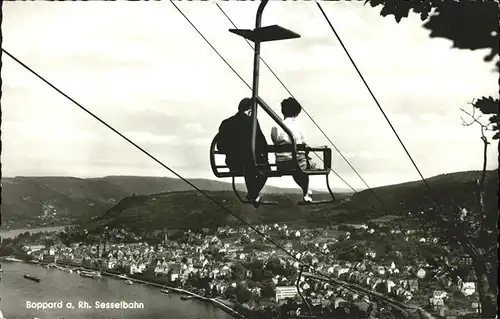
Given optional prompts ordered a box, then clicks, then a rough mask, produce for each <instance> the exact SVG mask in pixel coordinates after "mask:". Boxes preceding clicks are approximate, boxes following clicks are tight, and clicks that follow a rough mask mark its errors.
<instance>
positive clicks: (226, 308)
mask: <svg viewBox="0 0 500 319" xmlns="http://www.w3.org/2000/svg"><path fill="white" fill-rule="evenodd" d="M31 263H33V262H31ZM35 264H39V265H53V266H56V265H58V266H59V265H62V266H66V267H71V268H74V269H86V270H94V271H99V272H100V273H101V274H102V275H103V276H108V277H113V278H115V279H119V280H130V281H132V282H137V283H141V284H145V285H149V286H154V287H158V288H162V289H163V288H164V289H168V290H170V291H174V292H177V293H179V294H182V295H188V296H190V297H191V298H192V299H198V300H203V301H206V302H211V303H212V304H214V305H215V306H217V307H219V308H220V309H222V310H224V311H225V312H227V313H228V314H230V315H232V316H233V317H235V318H245V316H243V315H242V314H240V313H239V312H237V311H236V310H234V309H233V308H231V307H230V306H228V305H226V304H225V303H223V302H222V301H220V300H219V299H217V298H207V297H204V296H201V295H198V294H196V293H194V292H191V291H189V290H185V289H182V288H175V287H170V286H167V285H164V284H159V283H155V282H152V281H147V280H142V279H137V278H132V277H128V276H127V277H126V278H124V277H123V275H119V274H115V273H111V272H108V271H106V270H105V269H100V268H96V267H88V266H84V265H76V264H69V263H63V262H57V263H55V264H54V263H47V262H43V261H40V262H35ZM0 318H1V317H0Z"/></svg>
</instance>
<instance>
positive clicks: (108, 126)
mask: <svg viewBox="0 0 500 319" xmlns="http://www.w3.org/2000/svg"><path fill="white" fill-rule="evenodd" d="M2 51H3V53H5V54H6V55H8V56H9V57H10V58H11V59H13V60H14V61H16V62H17V63H18V64H20V65H21V66H22V67H24V68H25V69H26V70H28V71H29V72H31V73H32V74H33V75H35V76H36V77H37V78H39V79H40V80H42V81H43V82H45V83H46V84H47V85H48V86H50V87H51V88H52V89H54V90H55V91H57V92H58V93H59V94H61V95H62V96H64V97H65V98H67V99H68V100H70V101H71V102H73V104H75V105H76V106H78V107H79V108H80V109H82V110H83V111H85V112H86V113H87V114H89V115H90V116H91V117H93V118H94V119H96V120H97V121H99V122H100V123H101V124H103V125H104V126H106V127H107V128H108V129H110V130H111V131H113V132H114V133H116V134H117V135H118V136H120V137H121V138H123V139H124V140H125V141H127V142H128V143H129V144H131V145H132V146H134V147H135V148H137V149H138V150H139V151H141V152H142V153H144V154H145V155H146V156H148V157H149V158H151V159H152V160H153V161H155V162H156V163H158V164H160V165H161V166H162V167H163V168H165V169H166V170H168V171H170V172H171V173H172V174H174V175H175V176H177V177H178V178H179V179H181V180H182V181H183V182H185V183H186V184H188V185H189V186H191V187H192V188H193V189H195V190H196V191H198V192H199V193H200V194H202V195H203V196H205V197H206V198H207V199H209V200H210V201H212V202H213V203H214V204H215V205H217V206H218V207H219V208H221V209H222V210H224V211H226V212H227V213H229V214H230V215H231V216H233V217H235V218H236V219H238V220H239V221H241V222H242V223H243V224H245V225H246V226H248V227H250V228H251V229H252V230H253V231H255V232H256V233H257V234H259V235H260V236H262V237H263V238H264V239H265V240H267V241H269V242H270V243H272V244H273V245H274V246H276V247H277V248H279V249H280V250H282V251H283V252H284V253H286V254H287V255H289V256H291V257H293V258H295V259H297V258H296V257H295V256H294V255H293V254H292V253H290V252H289V251H288V250H286V249H285V248H284V247H282V246H281V245H279V244H278V243H276V242H275V241H273V240H272V239H271V238H269V237H268V236H266V235H265V234H264V233H262V232H261V231H259V230H258V229H257V228H255V227H254V226H252V225H251V224H250V223H248V222H247V221H246V220H244V219H243V218H241V217H240V216H238V215H237V214H235V213H233V212H232V211H231V210H230V209H229V208H227V207H225V206H224V205H222V204H221V203H219V202H218V201H217V200H215V199H214V198H213V197H212V196H210V195H208V194H207V193H206V192H205V191H203V190H202V189H200V188H199V187H198V186H196V185H195V184H193V183H191V182H190V181H189V180H188V179H186V178H184V177H183V176H181V175H180V174H179V173H177V172H176V171H175V170H174V169H172V168H170V167H169V166H167V165H166V164H164V163H163V162H162V161H160V160H159V159H157V158H156V157H155V156H153V155H152V154H151V153H149V152H148V151H146V150H145V149H143V148H142V147H141V146H139V145H138V144H136V143H135V142H133V141H132V140H131V139H129V138H128V137H126V136H125V135H123V134H122V133H120V132H119V131H118V130H117V129H115V128H114V127H113V126H111V125H110V124H108V123H107V122H106V121H104V120H103V119H101V118H100V117H98V116H97V115H95V114H94V113H93V112H92V111H90V110H89V109H87V108H85V107H84V106H83V105H81V104H80V103H78V102H77V101H75V100H74V99H73V98H71V97H70V96H68V95H67V94H66V93H64V92H63V91H61V90H60V89H59V88H57V87H56V86H55V85H53V84H52V83H51V82H49V81H48V80H46V79H45V78H44V77H42V76H41V75H40V74H38V73H37V72H36V71H34V70H33V69H32V68H30V67H29V66H28V65H26V64H25V63H23V62H22V61H21V60H19V59H18V58H16V57H15V56H14V55H12V54H11V53H9V52H8V51H7V50H5V49H3V48H2ZM298 261H299V262H300V260H298Z"/></svg>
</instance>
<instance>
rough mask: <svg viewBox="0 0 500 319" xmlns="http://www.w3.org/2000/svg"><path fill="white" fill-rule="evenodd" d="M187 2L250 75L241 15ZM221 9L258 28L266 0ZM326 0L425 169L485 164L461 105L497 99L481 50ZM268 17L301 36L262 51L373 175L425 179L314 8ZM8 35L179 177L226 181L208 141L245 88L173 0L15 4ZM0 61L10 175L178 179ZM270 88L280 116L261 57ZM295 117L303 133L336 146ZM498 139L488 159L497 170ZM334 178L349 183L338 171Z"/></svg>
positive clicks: (373, 183)
mask: <svg viewBox="0 0 500 319" xmlns="http://www.w3.org/2000/svg"><path fill="white" fill-rule="evenodd" d="M176 4H177V5H178V7H179V8H180V9H181V10H183V12H184V13H185V14H186V15H187V16H188V17H189V18H190V20H191V21H192V22H193V23H194V24H195V25H196V26H197V27H198V28H199V29H200V31H201V32H202V33H203V34H204V35H205V36H206V37H207V39H208V40H209V41H210V42H211V43H212V44H213V45H214V46H215V47H216V48H217V50H218V51H219V52H220V53H221V54H222V55H223V56H224V57H225V58H226V59H227V60H228V62H229V63H230V64H231V65H232V66H233V67H234V68H235V69H236V70H237V71H238V72H239V73H240V74H241V76H242V77H243V78H244V79H245V80H246V81H247V82H248V83H251V71H252V59H253V55H252V50H251V49H250V48H249V47H248V45H247V43H245V41H244V40H242V39H241V38H240V37H238V36H236V35H234V34H231V33H230V32H228V29H229V28H231V27H232V26H231V24H230V23H229V22H228V21H227V20H226V18H225V17H224V16H223V15H222V13H221V12H220V11H219V9H218V8H217V7H216V6H215V4H214V3H212V2H178V3H176ZM219 5H220V6H221V7H222V8H223V9H224V10H225V11H226V13H227V14H228V15H229V16H230V17H231V19H232V20H233V21H234V22H235V23H236V24H237V26H238V27H241V28H247V27H253V25H254V21H253V20H254V18H255V12H256V9H257V6H258V4H257V3H256V2H221V3H219ZM322 6H323V8H324V10H325V11H326V13H327V15H328V16H329V18H330V19H331V21H332V23H333V24H334V25H335V28H336V29H337V31H338V33H339V34H340V36H341V38H342V39H343V41H344V43H345V45H346V47H347V48H348V50H349V52H350V54H351V56H352V57H353V59H354V60H355V62H356V63H357V65H358V67H359V69H360V70H361V72H362V73H363V75H364V77H365V79H366V80H367V82H368V83H369V85H370V87H371V89H372V90H373V92H374V94H375V96H376V97H377V99H378V100H379V102H380V103H381V105H382V106H383V108H384V110H385V111H386V113H387V115H388V117H389V118H390V120H391V122H392V123H393V125H394V127H395V128H396V130H397V131H398V133H399V135H400V137H401V139H402V140H403V141H404V143H405V145H406V147H407V149H408V151H409V152H410V154H411V155H412V157H413V158H414V160H415V162H416V163H417V165H418V167H419V169H420V170H421V172H422V174H423V175H424V176H425V177H426V178H427V177H430V176H435V175H439V174H443V172H445V171H446V172H447V171H452V172H457V171H469V170H478V169H481V166H482V142H481V140H480V131H479V128H478V127H467V128H466V127H463V126H462V123H461V119H460V116H461V115H462V114H461V112H460V108H461V107H462V108H466V109H468V110H469V109H470V106H469V105H468V104H467V103H468V102H470V101H471V100H472V99H474V98H479V97H481V96H483V95H484V96H490V95H492V96H494V97H497V96H498V74H497V73H495V72H492V68H493V65H492V64H490V63H486V62H484V61H483V56H484V50H477V51H469V50H458V49H452V48H451V41H448V40H445V39H440V38H436V39H431V38H430V37H429V33H430V32H429V31H428V30H425V29H424V28H423V27H422V24H423V22H422V21H420V19H419V17H418V15H415V14H413V13H411V14H410V16H409V18H407V19H403V21H402V22H401V23H399V24H398V23H396V22H395V21H394V19H393V17H385V18H384V17H381V16H380V8H372V7H370V6H369V5H363V3H358V2H323V3H322ZM298 7H300V10H297V8H298ZM131 16H133V17H134V19H130V17H131ZM89 17H92V23H91V24H89V23H88V21H89ZM263 24H264V25H271V24H279V25H281V26H283V27H285V28H290V29H291V30H293V31H295V32H297V33H299V34H300V35H301V38H300V39H295V40H287V41H278V42H276V43H265V44H263V46H262V57H263V58H264V60H265V61H266V62H267V63H268V64H269V65H270V66H271V68H272V69H273V71H275V72H276V74H278V76H279V78H280V79H281V80H282V81H283V82H284V83H285V84H286V86H287V87H288V88H289V89H290V91H291V92H292V93H293V94H294V95H295V96H296V97H297V99H298V100H299V101H300V102H301V103H302V105H303V106H304V108H305V109H306V110H307V112H308V113H309V114H311V115H312V117H313V118H314V120H315V121H316V122H317V123H318V124H319V126H320V127H321V128H322V129H323V130H324V131H325V132H326V134H327V135H328V136H329V138H330V139H331V140H332V141H333V142H334V143H335V145H336V146H337V147H338V148H339V149H340V150H341V151H342V153H343V154H344V156H345V157H346V158H347V159H348V160H349V161H350V163H351V164H352V165H353V166H354V167H355V169H356V170H357V171H358V172H359V174H360V175H361V176H362V177H363V179H364V180H365V181H366V182H367V183H368V185H369V186H370V187H378V186H382V185H393V184H399V183H403V182H407V181H417V180H418V179H419V176H418V173H417V171H416V170H415V168H414V167H413V166H412V164H411V162H410V161H409V159H408V157H407V156H406V154H405V152H404V150H403V149H402V147H401V145H400V144H399V143H398V141H397V139H396V137H395V136H394V134H393V133H392V131H391V130H390V128H389V126H388V125H387V123H386V122H385V120H384V118H383V116H382V114H381V113H380V111H379V110H378V109H377V106H376V105H375V103H374V101H373V99H372V98H371V97H370V94H369V93H368V92H367V90H366V88H365V87H364V85H363V83H362V81H361V80H360V78H359V76H358V75H357V73H356V71H355V70H354V68H353V67H352V65H351V64H350V62H349V59H348V58H347V57H346V55H345V53H344V52H343V50H342V48H341V46H340V45H339V44H338V43H337V41H336V39H335V36H334V35H333V33H332V32H331V30H330V29H329V27H328V25H327V23H326V22H325V20H324V18H323V17H322V15H321V13H320V12H319V10H318V9H317V7H316V5H315V3H314V2H270V3H269V4H268V6H267V8H266V12H265V14H264V21H263ZM367 26H369V27H367ZM69 30H71V33H70V32H69ZM2 32H3V37H4V38H3V44H2V46H3V48H4V49H5V50H7V51H9V52H10V53H11V54H13V55H14V56H16V57H18V58H19V59H20V60H21V61H23V62H24V63H26V64H27V65H28V66H30V67H32V68H33V69H34V70H35V71H36V72H38V73H40V74H41V75H42V76H44V77H46V78H47V79H48V80H49V81H51V82H53V83H54V84H55V85H56V86H58V87H59V88H60V89H61V90H62V91H63V92H65V93H67V94H68V95H69V96H71V97H72V98H74V99H75V100H76V101H78V102H80V103H81V104H82V105H83V106H85V107H87V108H88V109H90V110H91V111H92V112H95V114H96V115H98V116H99V117H101V118H103V119H104V120H105V121H107V122H108V123H109V124H110V125H112V126H113V127H115V128H116V129H118V130H119V131H120V132H122V133H123V134H124V135H125V136H127V137H129V138H130V139H131V140H133V141H134V142H136V143H137V144H139V145H140V146H141V147H143V148H144V149H146V150H147V151H148V152H150V153H151V154H153V155H154V156H155V157H157V158H158V159H159V160H161V161H163V162H164V163H165V164H166V165H168V166H169V167H171V168H172V169H174V170H175V171H176V172H177V173H179V174H180V175H182V176H183V177H186V178H204V179H212V180H216V178H214V177H213V175H212V172H211V170H210V165H209V161H208V148H209V145H210V141H211V140H212V138H213V136H214V135H215V133H216V132H217V129H218V126H219V124H220V122H221V121H222V120H223V119H225V118H227V117H229V116H231V115H233V114H234V113H235V112H236V108H237V104H238V102H239V100H240V99H241V98H242V97H245V96H248V95H249V94H250V92H249V90H248V88H247V87H246V86H245V85H244V84H243V83H242V82H241V81H240V80H239V79H238V78H237V77H236V76H235V75H234V74H233V73H232V72H231V71H230V69H229V68H228V67H227V66H226V65H224V63H223V62H222V60H221V59H220V58H219V57H218V56H217V55H216V54H215V53H214V52H213V51H212V49H211V48H210V47H209V46H208V45H207V44H206V43H205V42H204V41H203V39H202V38H201V37H200V36H199V35H198V34H197V33H196V31H195V30H194V29H193V28H192V27H191V26H190V25H189V24H188V23H187V22H186V21H185V20H184V18H183V17H182V16H181V15H180V14H179V12H177V11H176V9H175V8H174V7H173V6H172V4H170V3H169V2H113V3H108V2H5V3H4V4H3V22H2ZM2 62H3V67H2V79H3V95H2V112H3V114H2V142H3V152H2V170H3V174H6V175H9V176H70V177H75V176H81V177H82V178H87V177H91V176H111V175H120V176H134V175H135V176H151V177H155V176H158V177H162V176H165V177H173V175H172V174H170V173H169V172H168V171H166V170H165V169H164V168H162V167H161V166H160V165H158V164H157V163H154V162H153V161H151V160H150V159H149V158H148V157H146V156H144V155H143V154H141V153H140V152H138V151H137V150H136V149H134V148H133V147H131V146H130V145H129V144H128V143H126V142H125V141H123V140H122V139H121V138H119V137H118V136H116V135H115V134H114V133H112V132H110V131H109V129H107V128H105V127H104V126H103V125H102V124H100V123H98V122H97V121H95V119H92V118H91V117H89V116H88V115H86V114H85V113H84V112H82V111H81V110H80V109H79V108H78V107H76V106H74V105H72V103H71V102H69V101H68V100H66V99H65V98H63V97H62V96H60V94H58V93H57V92H55V91H54V90H53V89H51V88H50V87H48V86H47V85H46V84H45V83H43V82H41V81H40V80H39V79H37V78H36V77H34V76H33V75H32V74H30V73H29V72H27V71H26V70H24V69H23V68H22V67H21V66H19V65H18V64H16V63H15V62H14V61H13V60H12V59H10V58H9V57H8V56H6V55H3V58H2ZM260 92H261V94H260V95H261V96H262V98H263V99H264V100H265V101H266V102H267V103H268V104H269V105H270V106H271V107H272V108H273V109H274V110H275V111H276V112H278V113H279V108H280V106H279V103H280V101H281V100H282V99H283V98H286V97H287V96H288V93H287V92H286V91H285V90H284V89H283V87H282V86H281V85H280V84H279V82H278V81H277V80H276V79H275V78H274V77H273V76H272V74H271V73H270V72H269V71H268V70H267V68H266V67H265V66H264V65H261V86H260ZM300 117H301V118H300V121H301V123H302V124H303V126H304V129H305V131H306V135H307V142H308V144H310V145H328V141H327V140H326V139H325V137H324V136H323V135H322V134H321V133H320V132H319V130H318V129H317V128H316V127H315V126H314V125H313V124H312V123H311V121H310V120H309V119H308V118H307V117H306V116H305V115H304V114H302V115H300ZM259 121H260V123H261V126H262V128H263V132H264V135H265V136H266V138H267V140H268V142H270V129H271V127H272V126H273V125H274V124H273V123H272V122H271V121H270V119H268V118H267V117H265V116H264V112H260V113H259ZM496 143H497V142H493V143H492V145H490V151H489V154H488V168H489V169H493V168H496V167H497V153H496V149H497V147H496V146H497V144H496ZM330 147H331V145H330ZM332 168H333V169H334V170H335V171H336V172H337V173H338V174H339V175H340V176H341V177H342V178H343V179H345V180H346V181H347V182H348V183H349V184H350V185H352V186H353V187H354V188H355V189H364V188H366V187H365V185H364V184H363V183H362V182H361V180H360V179H359V178H358V176H357V175H356V174H355V173H354V172H353V170H352V169H351V168H350V167H349V165H347V164H346V163H345V162H344V160H343V159H342V158H341V157H340V156H339V155H338V154H337V153H336V152H335V150H334V151H333V160H332ZM217 180H220V179H217ZM221 181H224V182H228V181H230V180H226V179H222V180H221ZM330 182H331V186H332V188H336V189H340V188H342V189H343V188H346V189H347V188H348V186H347V185H345V184H344V183H343V182H342V181H341V180H339V178H337V177H336V176H335V175H334V174H332V175H331V177H330ZM268 185H270V186H276V187H282V188H295V187H296V186H295V183H294V182H293V181H292V179H291V178H290V177H284V178H270V179H269V180H268ZM311 187H312V188H314V189H324V187H325V181H324V178H321V177H313V178H312V179H311Z"/></svg>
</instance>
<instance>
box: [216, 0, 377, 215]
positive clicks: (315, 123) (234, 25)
mask: <svg viewBox="0 0 500 319" xmlns="http://www.w3.org/2000/svg"><path fill="white" fill-rule="evenodd" d="M215 5H216V6H217V7H218V8H219V10H220V11H221V12H222V14H223V15H224V16H225V17H226V18H227V20H229V22H230V23H231V24H232V25H233V27H234V28H235V29H239V28H238V26H236V24H235V23H234V22H233V20H232V19H231V18H230V17H229V15H228V14H227V13H226V12H225V11H224V9H222V7H221V6H220V5H219V4H218V3H217V2H215ZM244 40H245V41H246V43H247V44H248V45H249V46H250V48H252V50H254V47H253V45H252V44H251V43H250V41H248V40H247V39H245V38H244ZM260 60H261V61H262V63H264V65H265V66H266V67H267V69H268V70H269V71H270V72H271V73H272V75H273V76H274V77H275V78H276V80H278V82H279V83H280V84H281V86H282V87H283V88H284V89H285V91H287V93H288V94H289V95H290V96H291V97H292V98H294V99H296V98H295V96H294V95H293V94H292V92H290V90H289V89H288V87H287V86H286V85H285V83H283V81H282V80H281V79H280V78H279V77H278V75H277V74H276V73H275V72H274V70H273V69H272V68H271V67H270V66H269V64H267V62H266V61H265V60H264V58H262V57H260ZM296 100H297V99H296ZM302 110H303V111H304V113H305V114H306V115H307V117H309V119H310V120H311V121H312V122H313V124H314V125H315V126H316V127H317V128H318V130H319V131H320V132H321V133H322V134H323V136H324V137H325V138H326V139H327V140H328V142H330V144H331V145H332V146H333V148H334V149H335V150H336V151H337V153H339V155H340V156H341V157H342V159H343V160H344V161H345V162H346V163H347V165H349V167H350V168H351V169H352V170H353V171H354V173H355V174H356V175H357V176H358V177H359V179H360V180H361V181H362V182H363V184H365V186H366V187H367V188H368V190H369V191H370V192H371V193H372V195H373V196H374V197H375V198H376V199H377V200H378V201H379V202H380V203H381V204H382V205H384V206H385V203H384V202H383V201H382V199H380V197H379V196H378V195H377V194H376V193H375V192H374V191H373V189H372V188H371V187H370V186H369V185H368V183H367V182H366V181H365V180H364V179H363V177H362V176H361V175H360V174H359V173H358V171H357V170H356V169H355V168H354V166H353V165H352V164H351V162H349V160H348V159H347V158H346V157H345V156H344V154H342V152H341V151H340V149H339V148H338V147H337V146H336V145H335V143H333V141H332V140H331V139H330V137H329V136H328V135H327V134H326V133H325V131H324V130H323V129H322V128H321V127H320V126H319V124H318V123H317V122H316V121H315V120H314V118H313V117H312V116H311V115H310V114H309V112H307V110H306V109H305V108H304V107H303V106H302ZM314 154H315V155H316V156H318V154H316V153H314ZM318 158H320V157H319V156H318ZM320 159H321V158H320ZM337 176H338V175H337ZM339 178H340V176H339ZM340 179H341V180H342V178H340ZM349 187H350V188H351V189H352V190H353V191H354V192H355V193H358V192H357V191H356V190H355V189H354V188H352V187H351V186H350V185H349Z"/></svg>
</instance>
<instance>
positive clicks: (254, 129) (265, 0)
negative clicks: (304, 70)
mask: <svg viewBox="0 0 500 319" xmlns="http://www.w3.org/2000/svg"><path fill="white" fill-rule="evenodd" d="M268 2H269V0H262V1H261V3H260V5H259V8H258V9H257V16H256V18H255V29H256V30H257V29H259V28H260V27H261V24H262V13H263V12H264V8H265V7H266V5H267V3H268ZM259 67H260V41H258V40H257V41H255V48H254V55H253V81H252V118H253V123H252V160H253V164H254V166H255V167H257V157H256V155H255V151H256V137H257V108H258V106H257V97H258V96H259Z"/></svg>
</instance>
